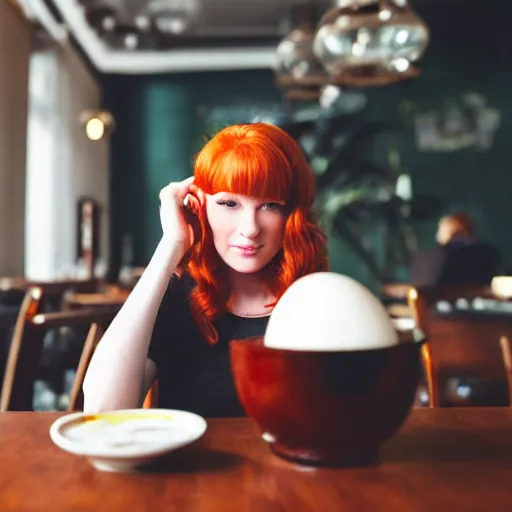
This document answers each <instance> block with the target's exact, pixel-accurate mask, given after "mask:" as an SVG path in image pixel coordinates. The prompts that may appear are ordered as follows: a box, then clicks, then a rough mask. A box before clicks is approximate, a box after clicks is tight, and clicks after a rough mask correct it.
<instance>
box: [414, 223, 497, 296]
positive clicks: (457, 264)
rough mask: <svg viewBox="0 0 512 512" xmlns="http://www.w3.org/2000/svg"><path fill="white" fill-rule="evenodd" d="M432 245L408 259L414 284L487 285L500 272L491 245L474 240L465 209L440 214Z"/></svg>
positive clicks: (475, 238)
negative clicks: (434, 240)
mask: <svg viewBox="0 0 512 512" xmlns="http://www.w3.org/2000/svg"><path fill="white" fill-rule="evenodd" d="M436 241H437V245H436V247H434V248H433V249H426V250H421V251H418V252H416V253H415V254H414V255H413V257H412V259H411V263H410V269H409V275H410V282H411V284H413V285H415V286H446V285H459V284H460V285H465V284H468V285H489V284H490V283H491V280H492V278H493V277H494V276H495V275H497V274H498V273H499V268H500V265H501V257H500V254H499V251H498V249H497V248H495V247H494V246H492V245H490V244H488V243H484V242H480V241H478V240H477V236H476V230H475V225H474V223H473V221H472V220H471V218H470V217H469V216H468V215H467V214H466V213H456V214H453V215H447V216H445V217H442V218H441V220H440V221H439V224H438V229H437V234H436Z"/></svg>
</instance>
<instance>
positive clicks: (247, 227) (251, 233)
mask: <svg viewBox="0 0 512 512" xmlns="http://www.w3.org/2000/svg"><path fill="white" fill-rule="evenodd" d="M239 230H240V234H241V235H242V236H244V237H245V238H255V237H256V236H258V234H259V232H260V227H259V224H258V217H257V214H256V212H255V211H246V212H244V213H243V215H242V217H241V219H240V225H239Z"/></svg>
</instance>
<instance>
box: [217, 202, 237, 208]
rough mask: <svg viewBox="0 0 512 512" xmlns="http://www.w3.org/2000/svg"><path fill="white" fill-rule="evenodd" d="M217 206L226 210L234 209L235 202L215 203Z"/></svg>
mask: <svg viewBox="0 0 512 512" xmlns="http://www.w3.org/2000/svg"><path fill="white" fill-rule="evenodd" d="M217 204H218V205H220V206H225V207H226V208H234V207H235V206H236V203H235V201H217Z"/></svg>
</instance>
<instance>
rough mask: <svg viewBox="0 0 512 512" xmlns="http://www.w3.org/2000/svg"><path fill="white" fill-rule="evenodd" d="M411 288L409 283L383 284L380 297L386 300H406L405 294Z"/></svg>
mask: <svg viewBox="0 0 512 512" xmlns="http://www.w3.org/2000/svg"><path fill="white" fill-rule="evenodd" d="M411 288H412V285H411V284H409V283H383V284H382V295H383V296H384V297H385V298H386V299H394V300H407V294H408V293H409V290H410V289H411Z"/></svg>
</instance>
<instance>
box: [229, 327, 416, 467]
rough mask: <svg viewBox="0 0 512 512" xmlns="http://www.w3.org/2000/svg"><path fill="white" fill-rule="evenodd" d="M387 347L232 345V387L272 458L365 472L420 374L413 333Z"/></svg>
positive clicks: (255, 341) (405, 408) (401, 416)
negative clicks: (330, 348)
mask: <svg viewBox="0 0 512 512" xmlns="http://www.w3.org/2000/svg"><path fill="white" fill-rule="evenodd" d="M399 336H400V343H399V344H398V345H396V346H394V347H391V348H384V349H376V350H361V351H350V352H313V351H307V352H306V351H304V352H299V351H292V350H279V349H273V348H268V347H265V346H264V345H263V338H261V337H259V338H248V339H242V340H233V341H231V343H230V354H231V365H232V370H233V376H234V380H235V386H236V390H237V393H238V396H239V398H240V401H241V402H242V405H243V406H244V408H245V410H246V412H247V414H248V415H249V416H250V417H251V418H253V419H254V420H255V421H256V423H257V424H258V425H259V426H260V428H261V429H262V432H263V438H264V439H265V440H266V441H268V442H269V444H270V448H271V449H272V451H273V452H274V453H276V454H277V455H280V456H281V457H284V458H287V459H291V460H294V461H296V462H300V463H303V464H318V465H340V466H352V465H366V464H373V463H376V462H377V459H378V452H379V445H380V443H381V442H382V441H383V440H385V439H386V438H389V437H391V436H392V435H393V434H394V433H395V432H396V431H397V430H398V428H399V427H400V426H401V425H402V423H403V422H404V420H405V418H406V417H407V415H408V414H409V411H410V409H411V407H412V404H413V401H414V396H415V393H416V388H417V386H418V381H419V377H420V374H421V358H420V350H421V346H422V344H423V342H424V341H425V337H424V335H423V334H422V333H421V332H419V331H414V332H413V331H408V332H400V333H399Z"/></svg>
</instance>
